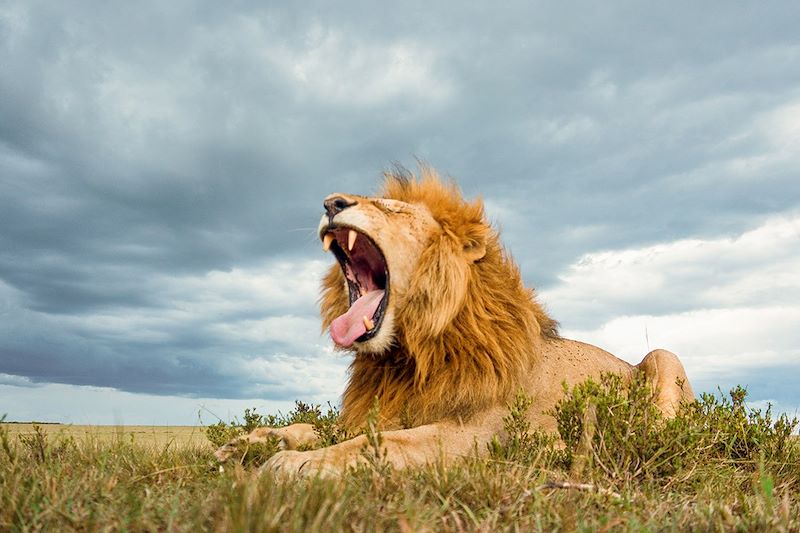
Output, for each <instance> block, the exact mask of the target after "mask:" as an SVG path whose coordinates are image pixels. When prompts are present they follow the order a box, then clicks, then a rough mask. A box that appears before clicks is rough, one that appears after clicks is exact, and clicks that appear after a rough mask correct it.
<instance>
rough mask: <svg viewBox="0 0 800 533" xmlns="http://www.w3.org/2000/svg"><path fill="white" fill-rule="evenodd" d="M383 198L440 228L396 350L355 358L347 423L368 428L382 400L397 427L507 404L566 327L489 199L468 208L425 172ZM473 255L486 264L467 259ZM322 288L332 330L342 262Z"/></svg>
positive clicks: (387, 188)
mask: <svg viewBox="0 0 800 533" xmlns="http://www.w3.org/2000/svg"><path fill="white" fill-rule="evenodd" d="M380 196H381V197H383V198H387V199H393V200H400V201H403V202H407V203H417V204H424V205H425V206H427V208H428V209H429V210H430V212H431V214H432V215H433V217H434V219H436V221H437V222H438V223H439V225H440V226H441V231H440V232H439V234H438V235H435V236H434V237H433V240H432V241H431V242H430V243H429V244H428V245H427V247H426V249H425V251H424V252H423V254H422V256H421V257H420V261H419V266H418V268H417V270H416V272H414V274H413V276H412V279H411V284H410V289H409V298H408V302H407V303H406V304H405V305H404V306H403V307H402V308H400V309H398V310H397V317H396V328H397V333H396V336H395V340H394V344H393V345H392V347H391V348H390V349H389V350H388V351H387V352H385V353H383V354H380V355H372V354H362V353H355V358H354V360H353V363H352V364H351V366H350V379H349V382H348V385H347V388H346V390H345V392H344V396H343V402H342V420H343V423H344V424H345V425H346V426H347V427H349V428H352V429H357V428H359V427H361V426H362V425H363V423H364V421H365V420H366V416H367V413H368V411H369V410H370V408H371V407H372V405H373V402H374V400H375V398H377V399H378V402H379V405H380V410H381V418H382V419H383V422H384V425H385V426H384V427H389V428H390V427H400V426H403V425H405V426H417V425H420V424H425V423H429V422H432V421H436V420H443V419H455V420H458V419H461V420H466V419H468V418H469V417H470V416H471V415H473V414H474V413H476V412H478V411H480V410H481V409H484V408H486V407H488V406H490V405H496V404H497V403H498V402H504V401H506V400H507V399H508V398H509V396H510V395H511V394H513V393H514V392H515V391H516V390H517V388H518V387H519V385H520V378H521V376H523V374H524V372H525V370H526V369H527V368H530V366H531V363H532V358H533V357H535V346H536V344H537V338H539V337H540V336H547V337H552V338H555V337H558V331H557V326H558V325H557V323H556V322H555V321H554V320H553V319H552V318H550V317H549V316H548V315H547V314H546V313H545V311H544V310H543V309H542V307H541V306H540V305H539V304H538V303H537V302H536V298H535V295H534V291H533V290H531V289H527V288H526V287H525V286H524V285H523V283H522V279H521V277H520V273H519V269H518V268H517V266H516V264H515V263H514V262H513V260H512V259H511V258H510V256H509V255H508V254H507V253H506V252H505V250H504V249H503V247H502V246H501V244H500V241H499V237H498V234H497V231H496V230H495V229H494V228H492V227H491V225H490V224H489V223H488V222H487V220H486V218H485V215H484V209H483V202H482V201H481V200H475V201H474V202H471V203H470V202H467V201H465V200H464V199H463V197H462V194H461V191H460V190H459V188H458V186H457V185H456V184H455V183H453V182H444V181H442V180H441V179H440V178H439V177H438V175H437V174H436V173H435V172H434V171H433V170H432V169H429V168H425V167H423V169H422V173H421V177H419V178H417V177H415V176H413V175H412V174H411V173H410V172H408V171H405V170H403V171H396V172H387V173H386V174H385V181H384V184H383V188H382V190H381V192H380ZM470 251H475V257H477V258H479V259H477V260H475V261H474V262H472V261H467V260H465V255H466V256H467V257H469V254H470ZM457 252H458V253H457ZM322 285H323V286H322V298H321V299H320V309H321V315H322V320H323V328H324V329H327V328H328V327H329V326H330V324H331V322H332V321H333V319H334V318H335V317H337V316H339V315H341V314H342V313H344V312H345V311H346V310H347V308H348V302H347V295H346V291H343V290H342V287H343V285H344V277H343V275H342V272H341V269H340V268H339V267H338V265H334V266H333V267H332V268H331V270H330V271H329V273H328V275H327V276H326V277H325V278H324V280H323V284H322ZM532 354H533V355H532Z"/></svg>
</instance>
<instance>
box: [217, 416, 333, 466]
mask: <svg viewBox="0 0 800 533" xmlns="http://www.w3.org/2000/svg"><path fill="white" fill-rule="evenodd" d="M270 439H275V440H276V441H277V443H278V448H279V449H281V450H294V449H296V448H298V447H300V446H305V445H313V444H314V443H315V442H316V441H317V439H318V437H317V435H316V433H314V427H313V426H312V425H311V424H292V425H291V426H286V427H281V428H268V427H265V428H257V429H255V430H254V431H252V432H251V433H250V434H248V435H243V436H241V437H236V438H235V439H233V440H231V441H230V442H228V443H227V444H224V445H223V446H220V447H219V448H218V449H217V450H216V451H215V452H214V457H216V458H217V459H218V460H219V461H220V462H225V461H227V460H228V459H230V458H231V457H232V456H233V455H236V454H237V453H238V452H239V451H240V450H241V448H242V446H243V445H245V446H246V445H249V444H255V443H258V442H266V441H268V440H270Z"/></svg>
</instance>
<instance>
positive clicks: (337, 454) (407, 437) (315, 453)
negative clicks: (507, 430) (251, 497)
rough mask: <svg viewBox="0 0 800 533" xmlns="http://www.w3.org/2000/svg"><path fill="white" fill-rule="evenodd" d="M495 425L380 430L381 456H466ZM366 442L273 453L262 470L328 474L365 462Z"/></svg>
mask: <svg viewBox="0 0 800 533" xmlns="http://www.w3.org/2000/svg"><path fill="white" fill-rule="evenodd" d="M495 430H496V428H494V427H493V426H491V427H482V426H463V425H458V424H455V423H449V422H444V423H437V424H429V425H425V426H419V427H415V428H411V429H403V430H396V431H386V432H382V433H381V439H382V444H381V450H380V455H381V457H385V458H386V461H387V462H388V463H389V464H391V465H392V466H393V467H395V468H398V469H401V468H407V467H410V466H422V465H425V464H428V463H433V462H436V461H439V460H444V461H446V462H450V461H453V460H454V459H457V458H459V457H466V456H468V455H469V454H470V453H472V452H473V450H475V449H476V446H477V450H478V451H484V450H485V449H486V444H487V443H488V442H489V440H490V439H491V437H492V435H493V434H494V433H495V432H496V431H495ZM368 446H369V442H368V441H367V438H366V437H365V436H364V435H360V436H358V437H355V438H353V439H350V440H348V441H345V442H342V443H339V444H335V445H333V446H329V447H327V448H322V449H319V450H311V451H304V452H299V451H294V450H286V451H281V452H278V453H276V454H275V455H273V456H272V457H271V458H270V459H269V460H268V461H267V462H266V463H265V464H264V466H262V467H261V468H262V471H272V472H274V473H276V474H279V475H289V476H293V475H301V476H316V475H320V476H331V475H338V474H341V473H343V472H344V471H346V470H347V469H348V468H351V467H355V466H357V465H359V464H366V463H367V458H366V455H365V453H364V450H367V448H368Z"/></svg>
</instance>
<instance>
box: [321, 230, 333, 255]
mask: <svg viewBox="0 0 800 533" xmlns="http://www.w3.org/2000/svg"><path fill="white" fill-rule="evenodd" d="M332 242H333V234H332V233H326V234H325V237H323V238H322V249H323V250H324V251H326V252H327V251H328V250H330V249H331V243H332Z"/></svg>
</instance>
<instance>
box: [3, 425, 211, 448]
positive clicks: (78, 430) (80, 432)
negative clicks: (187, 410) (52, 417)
mask: <svg viewBox="0 0 800 533" xmlns="http://www.w3.org/2000/svg"><path fill="white" fill-rule="evenodd" d="M35 425H38V426H39V427H40V428H42V430H43V431H44V432H45V433H47V436H48V437H51V438H53V437H58V436H64V437H72V438H74V439H76V440H85V439H95V440H98V441H102V442H110V441H114V440H123V441H125V442H131V440H133V442H135V443H136V444H142V445H145V446H147V445H153V446H157V447H163V446H166V445H167V444H170V443H172V444H171V445H172V446H179V447H180V446H185V445H189V444H191V445H195V446H197V445H202V446H208V447H209V449H210V448H211V444H210V443H209V442H208V439H207V438H206V435H205V432H204V428H202V427H200V426H83V425H73V424H2V427H3V428H5V429H6V430H8V432H9V435H10V436H11V437H14V438H16V436H17V435H26V434H33V432H34V429H33V427H34V426H35Z"/></svg>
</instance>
